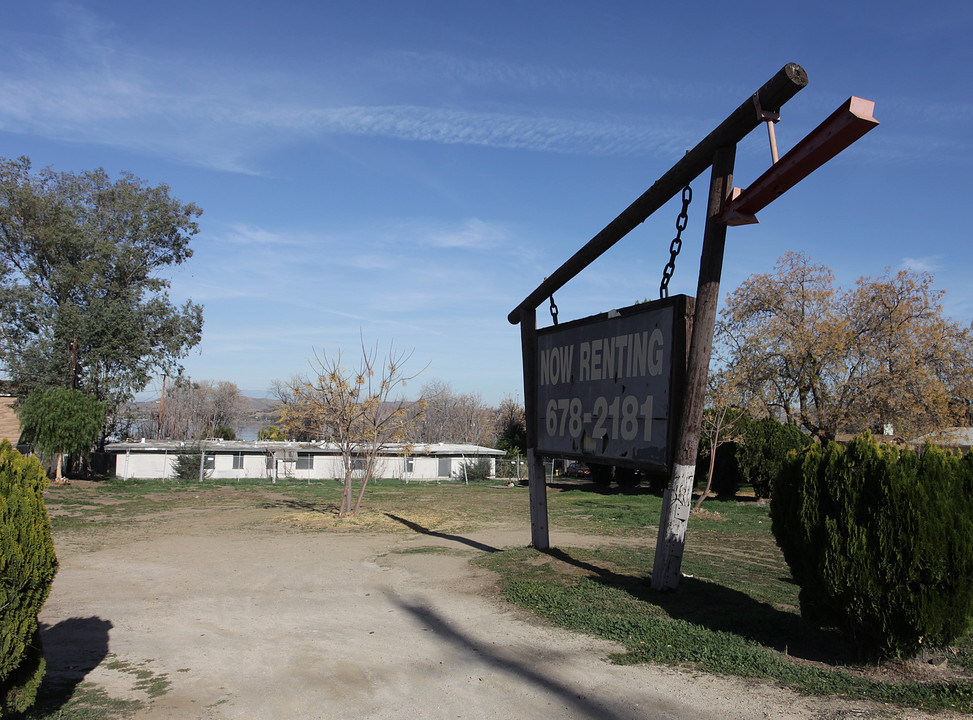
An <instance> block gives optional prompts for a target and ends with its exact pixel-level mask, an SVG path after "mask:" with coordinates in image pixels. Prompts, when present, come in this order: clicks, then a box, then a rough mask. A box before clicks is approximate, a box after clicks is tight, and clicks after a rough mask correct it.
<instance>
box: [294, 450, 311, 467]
mask: <svg viewBox="0 0 973 720" xmlns="http://www.w3.org/2000/svg"><path fill="white" fill-rule="evenodd" d="M313 468H314V455H312V454H311V453H297V467H296V469H297V470H312V469H313Z"/></svg>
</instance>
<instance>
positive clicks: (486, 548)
mask: <svg viewBox="0 0 973 720" xmlns="http://www.w3.org/2000/svg"><path fill="white" fill-rule="evenodd" d="M385 517H387V518H390V519H392V520H395V521H396V522H400V523H402V524H403V525H405V526H406V527H407V528H411V529H412V530H415V531H416V532H417V533H420V534H421V535H429V536H430V537H437V538H442V539H443V540H450V541H452V542H457V543H460V544H462V545H468V546H470V547H471V548H474V549H476V550H482V551H483V552H489V553H494V552H500V548H496V547H493V546H492V545H487V544H486V543H481V542H479V541H477V540H471V539H470V538H466V537H463V536H462V535H450V534H449V533H441V532H437V531H436V530H430V529H429V528H427V527H423V526H422V525H420V524H419V523H417V522H413V521H412V520H407V519H406V518H404V517H399V516H398V515H393V514H392V513H385Z"/></svg>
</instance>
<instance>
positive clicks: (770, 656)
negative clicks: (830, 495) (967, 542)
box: [477, 530, 973, 712]
mask: <svg viewBox="0 0 973 720" xmlns="http://www.w3.org/2000/svg"><path fill="white" fill-rule="evenodd" d="M707 532H713V531H709V530H707V531H702V532H697V533H694V536H693V537H691V538H690V539H689V541H688V543H687V547H688V550H687V555H686V557H685V559H684V562H683V571H684V572H685V573H687V574H690V575H692V576H693V577H684V578H683V579H682V581H681V582H680V586H679V589H678V590H677V591H675V592H672V593H655V592H653V591H652V590H651V589H650V587H649V578H650V575H651V573H650V569H651V566H652V561H653V555H654V552H653V551H652V550H651V549H648V550H631V549H624V548H614V547H613V548H603V549H595V550H582V549H576V548H561V549H552V550H550V551H548V552H540V551H537V550H533V549H530V548H524V549H517V550H507V551H504V552H501V553H493V554H490V555H488V556H484V557H482V558H480V559H479V560H478V561H477V562H478V563H479V564H481V565H483V566H485V567H488V568H491V569H493V570H495V571H497V572H498V573H499V574H500V577H501V588H502V592H503V594H504V596H505V597H506V598H507V599H508V600H509V601H511V602H513V603H516V604H517V605H520V606H521V607H523V608H525V609H527V610H530V611H531V612H533V613H536V614H537V615H539V616H541V617H543V618H545V619H546V620H548V621H549V622H551V623H553V624H555V625H558V626H560V627H564V628H567V629H570V630H573V631H576V632H582V633H587V634H590V635H595V636H597V637H601V638H605V639H607V640H612V641H615V642H617V643H619V644H621V645H622V646H623V647H624V650H623V651H622V652H619V653H617V654H615V655H613V657H612V659H613V660H614V661H615V662H618V663H624V664H631V663H648V662H657V663H664V664H667V665H685V666H689V667H692V668H695V669H698V670H702V671H705V672H712V673H719V674H724V675H737V676H742V677H752V678H761V679H767V680H772V681H776V682H779V683H780V684H782V685H785V686H788V687H791V688H794V689H796V690H798V691H799V692H802V693H806V694H810V695H829V696H844V697H848V698H853V699H870V700H874V701H878V702H885V703H893V704H896V705H900V706H908V707H922V708H925V709H927V710H943V709H953V710H957V711H960V712H971V711H973V683H971V682H970V681H964V680H960V681H953V682H941V683H929V684H924V683H918V682H898V683H896V682H879V681H876V680H873V679H870V678H869V676H868V675H869V674H868V673H867V672H866V670H867V668H866V667H864V666H861V665H858V664H857V663H856V662H855V658H854V656H853V655H852V652H851V649H850V647H849V646H848V645H846V644H845V643H844V642H843V641H842V639H841V638H840V637H838V636H836V635H834V634H829V633H821V632H813V631H811V630H809V629H808V628H807V627H805V626H804V624H803V623H802V621H801V619H800V616H799V614H798V611H797V588H796V587H795V586H794V585H793V584H792V583H791V582H790V581H789V579H788V577H787V572H786V568H785V567H783V564H782V562H781V561H780V560H779V559H777V558H775V557H774V553H773V550H774V549H775V548H773V547H772V540H770V541H769V542H768V541H767V540H766V539H764V540H763V542H761V539H760V538H759V537H750V538H747V539H746V541H745V542H738V543H737V545H736V546H735V547H734V545H733V543H732V540H733V535H732V533H730V534H721V535H718V536H717V535H715V533H714V537H713V538H711V539H710V541H709V542H707V538H705V537H703V535H705V534H706V533H707ZM768 534H769V530H768ZM721 540H722V541H723V542H720V541H721ZM738 540H739V539H738ZM722 551H725V552H723V554H722V558H721V559H720V558H719V557H717V555H718V552H722ZM744 551H746V552H747V553H749V555H750V557H749V558H747V557H743V555H744ZM730 557H732V561H730V559H729V558H730ZM943 652H944V653H946V654H949V656H950V657H953V656H952V653H951V652H950V651H949V650H945V651H943ZM959 652H960V656H964V655H965V656H966V658H967V660H966V661H965V662H968V657H969V654H970V653H971V652H973V636H968V637H967V638H966V639H965V640H964V642H963V644H962V645H961V646H960V648H959ZM952 662H959V664H960V665H961V666H962V667H967V669H968V665H966V664H964V661H961V660H960V659H959V656H957V657H955V658H954V659H953V660H952Z"/></svg>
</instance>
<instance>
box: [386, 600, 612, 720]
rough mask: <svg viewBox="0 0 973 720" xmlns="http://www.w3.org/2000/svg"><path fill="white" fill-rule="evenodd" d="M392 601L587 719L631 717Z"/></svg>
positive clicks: (422, 609) (430, 614)
mask: <svg viewBox="0 0 973 720" xmlns="http://www.w3.org/2000/svg"><path fill="white" fill-rule="evenodd" d="M391 600H392V602H394V603H395V604H396V605H398V606H399V607H400V608H401V609H403V610H405V611H406V612H408V613H409V614H410V615H412V616H413V617H414V618H415V619H416V621H417V622H418V623H419V625H421V626H422V627H423V629H428V630H431V631H432V632H434V633H436V635H437V636H438V638H439V639H440V640H441V641H442V642H444V643H448V644H450V645H452V646H453V647H455V648H457V649H458V650H460V651H461V652H464V653H466V654H468V655H470V656H471V657H472V658H475V659H476V660H478V661H480V662H483V663H486V664H487V665H488V666H489V667H490V668H491V669H492V670H493V671H494V672H497V673H501V674H504V675H508V676H510V677H512V678H515V679H516V680H518V681H521V682H528V683H530V684H531V685H533V686H534V687H536V688H538V689H540V690H543V691H544V692H546V693H548V694H550V695H553V696H555V697H556V698H558V699H559V700H560V701H562V702H563V703H565V704H567V705H570V706H572V707H574V708H576V709H577V710H578V711H579V712H580V713H581V714H583V716H584V717H590V718H599V719H600V720H621V718H623V717H624V718H628V717H630V715H629V714H628V713H625V714H622V713H621V712H619V711H617V710H615V709H614V708H612V707H611V706H610V705H608V704H607V703H605V702H603V701H600V700H596V699H593V698H589V697H587V696H586V695H583V694H580V693H579V692H578V689H577V688H576V687H572V686H570V685H567V684H565V683H563V682H560V681H558V680H556V679H554V678H552V677H550V676H549V675H548V674H546V673H544V672H542V671H541V670H539V669H538V668H537V667H536V665H535V664H531V663H527V662H522V661H520V660H517V659H515V658H511V657H504V656H503V655H502V654H501V653H499V652H497V650H496V646H495V645H492V644H487V643H483V642H478V641H477V640H475V639H474V638H472V637H471V636H470V635H468V634H466V633H465V632H463V630H462V629H460V628H458V627H455V626H454V625H453V624H451V623H450V622H449V621H448V620H446V619H445V618H444V617H442V615H440V614H439V613H437V612H436V611H435V610H434V609H433V608H430V607H428V606H427V605H420V604H417V603H410V602H406V601H405V600H402V599H401V598H398V597H395V596H392V598H391Z"/></svg>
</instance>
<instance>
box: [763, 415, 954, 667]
mask: <svg viewBox="0 0 973 720" xmlns="http://www.w3.org/2000/svg"><path fill="white" fill-rule="evenodd" d="M770 509H771V520H772V528H773V532H774V536H775V538H776V539H777V544H778V545H779V546H780V548H781V550H782V551H783V554H784V559H785V560H786V561H787V564H788V565H789V566H790V569H791V573H792V575H793V577H794V580H795V582H796V583H797V584H798V585H799V586H800V588H801V590H800V605H801V615H802V617H803V618H804V619H805V620H806V621H807V622H808V623H809V624H810V625H812V626H813V627H818V628H825V627H830V628H836V629H839V630H842V631H844V632H846V633H848V635H849V636H850V639H851V640H852V642H854V644H855V645H856V646H857V647H858V649H859V652H861V653H862V654H864V655H867V656H872V657H911V656H913V655H915V654H916V653H917V652H918V651H919V650H920V649H921V647H922V646H923V645H927V646H941V645H946V644H948V643H950V642H952V641H953V640H955V639H956V638H958V637H960V636H962V635H963V634H964V633H965V632H966V630H967V629H968V628H969V626H970V621H971V616H973V457H971V454H969V453H968V454H967V455H966V457H962V458H961V457H959V456H956V455H954V454H952V453H951V452H947V451H944V450H940V449H939V448H937V447H935V446H933V445H927V446H926V447H925V448H924V449H923V451H922V453H921V454H920V453H917V452H915V451H913V450H899V449H897V448H895V447H893V446H890V445H879V444H878V442H877V441H876V440H875V439H874V438H872V437H871V435H869V434H866V435H864V436H862V437H858V438H855V439H854V440H852V441H851V442H850V443H848V445H847V446H846V447H842V446H840V445H838V444H836V443H829V444H828V445H827V446H825V447H822V446H818V445H812V446H810V447H808V448H806V449H805V450H803V451H802V452H799V453H792V454H791V456H790V458H789V459H788V461H787V462H786V464H785V466H784V468H783V471H782V472H781V474H780V475H779V476H778V478H777V481H776V483H775V486H774V493H773V500H772V502H771V506H770Z"/></svg>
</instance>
